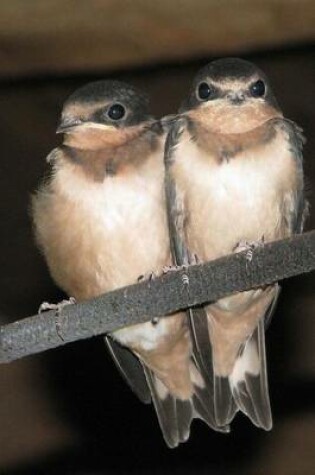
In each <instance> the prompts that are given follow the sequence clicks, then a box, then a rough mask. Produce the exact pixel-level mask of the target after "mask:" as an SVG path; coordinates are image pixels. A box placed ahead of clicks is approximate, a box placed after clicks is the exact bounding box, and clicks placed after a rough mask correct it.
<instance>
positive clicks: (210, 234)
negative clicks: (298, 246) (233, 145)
mask: <svg viewBox="0 0 315 475" xmlns="http://www.w3.org/2000/svg"><path fill="white" fill-rule="evenodd" d="M186 146H187V144H186ZM189 146H190V145H189ZM274 148H276V147H275V146H274V144H271V145H269V146H268V147H267V146H266V147H264V148H261V150H260V151H259V150H258V152H256V153H255V154H254V153H253V152H250V151H248V152H246V151H245V152H242V153H241V154H239V155H238V156H236V157H235V158H233V159H231V160H230V161H227V162H222V163H217V162H215V161H214V160H211V158H210V159H207V158H205V157H202V158H200V156H198V153H199V152H198V153H196V150H194V153H190V154H189V155H188V154H187V155H186V157H185V160H182V161H180V160H178V164H176V165H175V167H177V169H176V168H175V173H176V172H177V176H178V177H179V181H178V183H179V189H180V187H182V188H181V190H182V191H181V192H182V196H183V200H184V209H185V213H186V218H187V219H186V222H187V225H186V228H185V231H186V241H187V244H188V248H189V250H190V251H191V252H193V253H195V254H197V256H198V257H199V259H201V260H211V259H215V258H217V257H220V256H222V255H225V254H229V253H231V252H233V250H234V249H235V247H236V246H237V245H238V244H239V243H240V242H241V241H259V240H262V239H264V240H265V241H272V240H274V239H280V238H282V237H285V236H288V235H289V234H290V233H291V232H292V230H291V228H290V225H289V223H290V220H291V216H292V213H293V212H294V208H295V206H296V204H295V200H296V186H297V179H296V165H295V162H294V159H293V158H292V156H291V154H290V152H289V150H288V149H286V148H284V149H283V147H282V153H281V154H279V153H278V154H276V153H275V150H273V149H274ZM182 180H185V184H184V185H183V181H182Z"/></svg>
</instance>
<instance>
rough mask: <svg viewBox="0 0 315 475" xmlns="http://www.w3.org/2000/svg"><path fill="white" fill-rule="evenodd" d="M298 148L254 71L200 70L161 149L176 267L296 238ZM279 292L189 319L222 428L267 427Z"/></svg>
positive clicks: (230, 63)
mask: <svg viewBox="0 0 315 475" xmlns="http://www.w3.org/2000/svg"><path fill="white" fill-rule="evenodd" d="M303 141H304V139H303V136H302V132H301V129H300V128H299V127H298V126H296V125H295V124H294V123H293V122H291V121H290V120H287V119H285V118H284V117H283V115H282V112H281V110H280V108H279V106H278V104H277V101H276V99H275V96H274V94H273V92H272V89H271V86H270V83H269V81H268V79H267V77H266V75H265V74H264V73H263V72H262V71H260V70H259V69H258V68H257V67H256V66H255V65H254V64H252V63H250V62H247V61H244V60H241V59H236V58H235V59H234V58H226V59H220V60H217V61H214V62H211V63H210V64H208V65H207V66H205V67H204V68H203V69H201V70H200V71H199V73H198V74H197V75H196V77H195V79H194V81H193V84H192V87H191V90H190V93H189V95H188V97H187V99H186V100H185V101H184V103H183V104H182V107H181V109H180V111H179V114H178V117H177V119H176V120H175V121H174V123H173V126H172V128H171V130H170V131H169V134H168V137H167V140H166V147H165V165H166V196H167V208H168V219H169V226H170V234H171V248H172V253H173V255H174V258H175V261H176V264H177V265H183V264H184V265H187V264H190V263H191V262H192V261H194V260H195V259H196V256H197V258H198V260H199V261H201V262H202V261H209V260H212V259H216V258H219V257H221V256H224V255H226V254H230V253H233V252H238V251H240V250H243V249H245V248H247V249H249V247H250V246H251V245H258V244H259V243H263V242H268V241H273V240H277V239H281V238H285V237H288V236H291V235H292V234H294V233H300V232H301V231H302V228H303V221H304V217H305V215H306V209H307V206H306V202H305V199H304V184H303V168H302V144H303ZM278 293H279V286H278V285H277V284H275V285H269V286H265V287H263V288H259V289H255V290H250V291H247V292H241V293H236V294H234V295H231V296H229V297H226V298H223V299H220V300H219V301H217V302H214V303H211V304H210V305H207V306H206V307H204V312H203V317H201V319H200V317H198V318H195V316H194V312H193V311H191V318H190V320H191V328H192V332H191V334H192V337H193V340H194V347H195V348H196V358H197V361H199V367H200V368H201V369H203V373H204V378H207V377H208V379H209V381H210V382H213V392H214V405H215V418H216V422H217V424H218V425H225V424H228V423H230V422H231V421H232V419H233V418H234V416H235V414H236V412H237V411H239V410H240V411H242V412H243V413H244V414H246V415H247V416H248V417H249V418H250V419H251V421H252V422H253V423H254V424H255V425H256V426H258V427H261V428H263V429H266V430H269V429H271V427H272V415H271V409H270V401H269V393H268V380H267V369H266V356H265V332H264V329H265V328H264V327H265V323H266V321H267V320H268V319H269V318H270V315H271V313H272V311H273V309H274V306H275V302H276V299H277V295H278ZM207 374H208V376H207Z"/></svg>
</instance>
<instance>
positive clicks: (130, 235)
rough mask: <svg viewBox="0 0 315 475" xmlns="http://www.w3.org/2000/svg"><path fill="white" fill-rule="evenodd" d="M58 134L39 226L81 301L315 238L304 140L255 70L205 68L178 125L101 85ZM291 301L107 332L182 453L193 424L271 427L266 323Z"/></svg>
mask: <svg viewBox="0 0 315 475" xmlns="http://www.w3.org/2000/svg"><path fill="white" fill-rule="evenodd" d="M57 132H58V133H62V134H63V143H62V145H61V146H59V147H58V148H56V149H54V150H53V151H52V152H51V153H50V155H49V156H48V160H49V162H50V163H51V165H52V172H51V176H50V178H49V179H48V180H47V181H46V182H45V183H44V184H43V185H42V187H41V188H40V189H39V191H38V192H37V193H36V195H35V196H34V197H33V204H32V209H33V218H34V225H35V233H36V238H37V242H38V244H39V246H40V248H41V249H42V251H43V253H44V255H45V258H46V260H47V263H48V266H49V269H50V272H51V275H52V277H53V278H54V280H55V281H56V283H57V284H58V285H59V286H60V287H61V288H62V289H63V290H64V291H65V292H67V293H68V294H69V295H71V296H73V297H75V299H77V300H84V299H89V298H91V297H94V296H97V295H99V294H102V293H104V292H107V291H110V290H113V289H116V288H118V287H122V286H125V285H128V284H133V283H135V282H136V281H137V279H138V278H139V276H141V275H146V274H148V273H150V272H159V271H161V270H162V268H163V267H165V266H172V265H176V266H182V265H189V264H192V263H194V262H196V261H197V262H202V261H208V260H211V259H216V258H218V257H220V256H224V255H226V254H230V253H233V252H238V251H240V250H243V249H248V248H250V247H251V246H255V245H260V244H261V245H263V242H268V241H272V240H276V239H281V238H284V237H287V236H290V235H292V234H295V233H300V232H301V231H302V227H303V221H304V217H305V214H306V213H305V210H306V205H305V200H304V185H303V169H302V153H301V150H302V144H303V137H302V134H301V131H300V129H299V128H298V127H297V126H296V125H295V124H294V123H293V122H291V121H289V120H287V119H285V118H284V117H283V115H282V112H281V110H280V108H279V106H278V104H277V102H276V99H275V97H274V95H273V92H272V89H271V86H270V84H269V81H268V79H267V78H266V76H265V75H264V74H263V72H262V71H260V70H259V69H258V68H257V67H256V66H254V65H253V64H251V63H249V62H247V61H244V60H241V59H234V58H228V59H221V60H217V61H214V62H212V63H210V64H208V65H207V66H206V67H204V68H203V69H201V71H199V72H198V74H197V75H196V77H195V79H194V81H193V84H192V87H191V90H190V92H189V94H188V97H187V98H186V100H185V101H184V103H183V104H182V106H181V108H180V111H179V113H178V114H177V115H175V116H172V117H171V118H169V119H167V118H166V119H162V120H156V119H154V118H153V117H152V116H151V114H150V112H149V106H148V101H147V98H146V96H144V95H143V94H142V93H141V92H139V91H137V90H136V89H134V88H133V87H131V86H129V85H126V84H124V83H121V82H117V81H99V82H95V83H91V84H88V85H87V86H85V87H82V88H81V89H78V90H77V91H76V92H74V93H73V94H72V95H71V96H70V97H69V98H68V100H67V101H66V102H65V104H64V107H63V111H62V116H61V121H60V124H59V127H58V130H57ZM278 293H279V286H278V285H268V286H265V287H263V288H260V289H255V290H250V291H247V292H241V293H237V294H234V295H231V296H229V297H226V298H223V299H221V300H219V301H217V302H213V303H211V304H209V305H206V306H205V307H204V308H200V309H199V308H198V309H194V310H190V311H188V312H187V313H185V312H181V313H177V314H175V315H172V316H170V317H167V318H160V319H158V320H157V319H154V320H152V321H150V322H147V323H144V324H139V325H133V326H130V327H126V328H124V329H122V330H119V331H116V332H114V333H113V334H111V335H108V336H106V343H107V345H108V348H109V350H110V352H111V354H112V356H113V358H114V360H115V362H116V364H117V367H118V368H119V369H120V371H121V373H122V375H123V376H124V378H125V379H126V380H127V382H128V383H129V385H130V387H131V388H132V389H133V391H134V392H135V393H136V394H137V395H138V396H139V398H140V399H141V400H142V401H143V402H146V403H148V402H150V401H151V400H152V402H153V404H154V406H155V409H156V412H157V416H158V419H159V424H160V426H161V429H162V432H163V436H164V439H165V441H166V443H167V444H168V446H169V447H175V446H177V445H178V444H179V443H180V442H184V441H186V440H187V439H188V437H189V431H190V425H191V421H192V419H193V418H200V419H202V420H204V421H205V422H206V423H207V424H208V425H209V426H210V427H211V428H213V429H215V430H218V431H221V432H227V431H229V423H230V422H231V421H232V419H233V418H234V416H235V414H236V412H237V411H239V410H240V411H242V412H243V413H244V414H246V415H247V416H248V417H249V418H250V419H251V420H252V422H253V423H254V424H255V425H256V426H258V427H261V428H264V429H266V430H268V429H270V428H271V426H272V416H271V410H270V402H269V394H268V380H267V370H266V354H265V330H264V327H265V323H266V320H268V319H269V318H270V315H271V313H272V310H273V308H274V305H275V302H276V300H277V295H278ZM157 305H158V302H157Z"/></svg>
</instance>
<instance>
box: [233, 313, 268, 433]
mask: <svg viewBox="0 0 315 475" xmlns="http://www.w3.org/2000/svg"><path fill="white" fill-rule="evenodd" d="M229 381H230V385H231V389H232V394H233V397H234V399H235V401H236V404H237V405H238V407H239V409H240V410H241V411H242V412H244V413H245V414H246V415H247V416H248V417H249V418H250V419H251V421H252V422H253V424H255V425H256V426H257V427H261V428H262V429H265V430H270V429H271V428H272V414H271V407H270V400H269V391H268V376H267V366H266V351H265V328H264V321H263V320H261V321H260V322H259V324H258V327H257V328H256V330H255V331H254V333H253V335H252V336H251V337H250V339H249V340H248V341H247V342H246V343H245V346H244V348H243V351H242V353H241V355H240V356H239V358H238V359H237V361H236V363H235V366H234V369H233V372H232V374H231V376H230V378H229Z"/></svg>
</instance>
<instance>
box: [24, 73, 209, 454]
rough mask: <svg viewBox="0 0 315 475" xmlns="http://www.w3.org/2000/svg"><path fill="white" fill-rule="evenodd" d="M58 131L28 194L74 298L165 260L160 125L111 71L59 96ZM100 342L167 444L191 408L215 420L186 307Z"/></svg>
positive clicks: (181, 433)
mask: <svg viewBox="0 0 315 475" xmlns="http://www.w3.org/2000/svg"><path fill="white" fill-rule="evenodd" d="M57 133H62V134H63V143H62V145H61V146H59V147H58V148H56V149H55V150H53V151H52V152H51V154H50V155H49V156H48V161H49V162H50V163H51V164H52V167H53V169H52V173H51V178H50V179H49V180H48V181H47V182H46V183H44V184H43V185H42V187H41V188H40V189H39V191H38V192H37V193H36V194H35V195H34V197H33V201H32V211H33V220H34V228H35V235H36V239H37V242H38V244H39V246H40V248H41V249H42V251H43V254H44V256H45V258H46V261H47V264H48V267H49V270H50V272H51V275H52V277H53V279H54V280H55V281H56V283H57V284H58V285H59V286H60V287H61V288H62V289H63V290H64V291H65V292H66V293H67V294H68V295H71V296H73V297H74V298H75V299H76V300H77V301H80V300H84V299H89V298H92V297H95V296H98V295H100V294H102V293H105V292H108V291H111V290H114V289H117V288H119V287H123V286H126V285H129V284H133V283H136V282H137V279H138V277H139V276H141V275H146V274H148V273H150V272H152V271H154V272H155V271H157V272H159V271H161V270H162V268H163V267H164V266H167V265H169V264H171V254H170V247H169V235H168V228H167V215H166V209H165V195H164V163H163V150H164V142H165V135H166V134H165V132H164V130H163V127H162V123H161V122H159V121H157V120H155V119H153V117H152V116H151V115H150V113H149V108H148V100H147V97H146V96H145V95H143V94H142V93H141V92H139V91H137V90H136V89H134V88H133V87H131V86H129V85H126V84H124V83H121V82H117V81H98V82H94V83H90V84H88V85H86V86H84V87H82V88H80V89H78V90H77V91H75V92H74V93H73V94H72V95H71V96H70V97H69V98H68V100H67V101H66V102H65V104H64V107H63V111H62V115H61V121H60V124H59V127H58V130H57ZM106 343H107V345H108V348H109V351H110V353H111V355H112V357H113V358H114V361H115V362H116V365H117V367H118V368H119V370H120V371H121V373H122V375H123V376H124V378H125V380H126V381H127V382H128V384H129V385H130V387H131V388H132V389H133V391H134V392H135V393H136V394H137V395H138V397H139V398H140V400H142V401H143V402H145V403H148V402H150V401H151V398H152V401H153V404H154V406H155V409H156V412H157V416H158V419H159V423H160V426H161V429H162V432H163V435H164V438H165V441H166V443H167V444H168V445H169V446H170V447H175V446H177V445H178V444H179V443H180V442H184V441H185V440H187V439H188V437H189V431H190V424H191V421H192V419H193V418H194V417H196V418H198V417H199V418H201V419H203V420H205V422H206V423H207V424H208V425H209V426H210V427H215V421H214V411H213V408H211V404H210V403H209V395H208V392H207V388H206V385H205V383H204V381H203V379H202V377H201V375H200V372H199V370H198V368H197V366H196V364H195V362H194V360H193V355H192V344H191V340H190V335H189V329H188V322H187V318H186V315H185V313H177V314H176V315H173V316H171V317H167V318H161V319H158V320H157V319H153V320H152V321H151V322H150V321H149V322H147V323H144V324H139V325H134V326H130V327H127V328H124V329H121V330H119V331H116V332H114V333H112V334H111V335H108V336H107V337H106ZM212 406H213V403H212Z"/></svg>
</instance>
